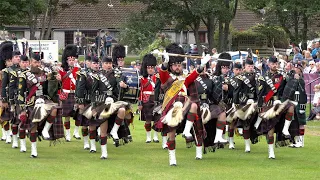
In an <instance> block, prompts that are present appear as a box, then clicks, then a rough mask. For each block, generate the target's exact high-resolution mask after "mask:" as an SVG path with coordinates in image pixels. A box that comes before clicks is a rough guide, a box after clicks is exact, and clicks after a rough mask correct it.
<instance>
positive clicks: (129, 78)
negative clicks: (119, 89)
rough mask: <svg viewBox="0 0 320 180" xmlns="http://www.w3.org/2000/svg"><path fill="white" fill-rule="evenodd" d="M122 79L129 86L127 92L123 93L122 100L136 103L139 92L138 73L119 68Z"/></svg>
mask: <svg viewBox="0 0 320 180" xmlns="http://www.w3.org/2000/svg"><path fill="white" fill-rule="evenodd" d="M121 73H122V78H123V79H124V82H126V84H127V85H128V86H129V90H128V91H126V92H124V93H123V95H122V98H121V99H122V100H123V101H127V102H131V103H137V101H138V97H139V91H140V87H139V86H140V82H139V72H138V71H137V70H135V69H133V68H121Z"/></svg>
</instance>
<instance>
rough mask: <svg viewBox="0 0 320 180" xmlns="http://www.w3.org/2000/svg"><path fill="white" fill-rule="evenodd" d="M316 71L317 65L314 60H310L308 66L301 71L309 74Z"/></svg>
mask: <svg viewBox="0 0 320 180" xmlns="http://www.w3.org/2000/svg"><path fill="white" fill-rule="evenodd" d="M316 72H317V67H316V63H315V62H314V61H310V62H309V66H308V67H306V68H305V69H304V71H303V73H309V74H313V73H316Z"/></svg>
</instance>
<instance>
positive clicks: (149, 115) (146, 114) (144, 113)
mask: <svg viewBox="0 0 320 180" xmlns="http://www.w3.org/2000/svg"><path fill="white" fill-rule="evenodd" d="M154 105H155V103H154V101H149V102H147V103H143V104H142V110H141V112H140V113H141V119H140V120H141V121H147V120H148V121H154V120H155V117H154V115H153V109H154Z"/></svg>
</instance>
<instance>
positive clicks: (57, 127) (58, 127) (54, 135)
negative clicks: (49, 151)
mask: <svg viewBox="0 0 320 180" xmlns="http://www.w3.org/2000/svg"><path fill="white" fill-rule="evenodd" d="M62 111H63V110H62V109H61V108H58V109H57V116H56V119H55V121H54V123H53V124H52V127H51V128H50V130H49V135H50V140H57V139H60V138H64V128H63V121H62Z"/></svg>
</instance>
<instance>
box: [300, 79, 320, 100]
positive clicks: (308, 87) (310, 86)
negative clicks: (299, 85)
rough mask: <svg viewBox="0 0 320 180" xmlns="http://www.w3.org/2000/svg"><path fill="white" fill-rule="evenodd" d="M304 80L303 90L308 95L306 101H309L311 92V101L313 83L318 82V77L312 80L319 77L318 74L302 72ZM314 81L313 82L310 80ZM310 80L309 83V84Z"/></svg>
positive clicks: (319, 81)
mask: <svg viewBox="0 0 320 180" xmlns="http://www.w3.org/2000/svg"><path fill="white" fill-rule="evenodd" d="M303 76H304V81H305V90H306V93H307V95H308V102H309V101H310V99H309V98H310V94H311V101H313V96H314V91H313V87H314V85H317V84H320V79H318V80H316V81H314V80H315V79H317V78H319V74H303ZM312 81H314V82H312ZM310 82H312V83H311V84H309V83H310Z"/></svg>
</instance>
